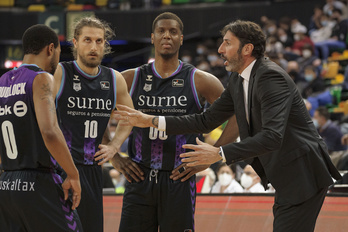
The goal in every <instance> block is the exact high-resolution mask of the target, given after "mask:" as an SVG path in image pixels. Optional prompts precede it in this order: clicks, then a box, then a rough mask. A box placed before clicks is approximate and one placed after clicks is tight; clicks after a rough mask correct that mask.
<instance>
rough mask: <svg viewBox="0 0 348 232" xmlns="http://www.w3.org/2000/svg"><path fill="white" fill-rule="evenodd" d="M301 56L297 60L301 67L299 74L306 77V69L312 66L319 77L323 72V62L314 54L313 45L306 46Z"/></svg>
mask: <svg viewBox="0 0 348 232" xmlns="http://www.w3.org/2000/svg"><path fill="white" fill-rule="evenodd" d="M301 54H302V55H301V56H300V57H299V58H297V59H296V61H297V63H298V67H299V74H300V75H301V76H304V74H305V69H306V67H307V66H312V67H313V68H315V72H316V74H317V75H319V74H320V70H321V60H320V59H319V58H318V57H317V56H316V55H315V54H314V50H313V46H312V45H311V44H304V45H303V47H302V51H301ZM307 82H308V81H307Z"/></svg>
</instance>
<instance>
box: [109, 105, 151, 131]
mask: <svg viewBox="0 0 348 232" xmlns="http://www.w3.org/2000/svg"><path fill="white" fill-rule="evenodd" d="M116 108H117V110H116V111H115V112H114V114H115V119H116V120H120V121H119V123H120V124H121V125H124V126H136V127H141V128H145V127H157V126H156V125H154V124H153V122H152V120H153V119H154V118H155V116H153V115H148V114H144V113H142V112H140V111H138V110H134V109H132V108H129V107H128V106H125V105H116Z"/></svg>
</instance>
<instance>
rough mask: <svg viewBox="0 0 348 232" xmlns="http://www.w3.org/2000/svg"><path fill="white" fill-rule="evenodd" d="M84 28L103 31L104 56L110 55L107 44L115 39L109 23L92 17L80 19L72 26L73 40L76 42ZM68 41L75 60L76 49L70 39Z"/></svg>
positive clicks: (109, 48) (109, 47)
mask: <svg viewBox="0 0 348 232" xmlns="http://www.w3.org/2000/svg"><path fill="white" fill-rule="evenodd" d="M84 27H92V28H100V29H102V30H104V39H105V46H104V48H105V49H104V55H107V54H110V53H111V46H110V43H109V40H111V39H112V38H113V37H115V32H114V31H113V30H112V29H111V27H110V25H109V23H107V22H105V21H103V20H101V19H98V18H94V17H85V18H81V19H80V20H78V21H77V22H75V24H74V26H73V38H74V39H76V40H78V39H79V36H80V35H81V31H82V28H84ZM73 38H71V40H70V42H71V44H72V47H71V49H72V52H73V55H74V58H75V59H77V51H76V48H75V47H74V45H73V43H72V39H73Z"/></svg>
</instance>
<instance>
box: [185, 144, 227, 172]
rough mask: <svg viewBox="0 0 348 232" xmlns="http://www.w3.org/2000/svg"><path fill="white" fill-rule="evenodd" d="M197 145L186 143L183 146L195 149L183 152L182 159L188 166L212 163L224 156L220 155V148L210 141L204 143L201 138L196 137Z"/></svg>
mask: <svg viewBox="0 0 348 232" xmlns="http://www.w3.org/2000/svg"><path fill="white" fill-rule="evenodd" d="M196 142H197V145H193V144H185V145H183V146H182V147H183V148H185V149H191V150H194V151H189V152H186V153H182V154H181V155H180V157H181V158H183V159H181V161H182V162H183V163H186V166H187V167H194V166H199V165H208V164H209V165H210V164H213V163H215V162H217V161H219V160H222V157H221V156H220V155H219V150H220V149H219V148H218V147H214V146H212V145H210V144H208V143H203V142H202V141H201V140H199V139H198V138H196Z"/></svg>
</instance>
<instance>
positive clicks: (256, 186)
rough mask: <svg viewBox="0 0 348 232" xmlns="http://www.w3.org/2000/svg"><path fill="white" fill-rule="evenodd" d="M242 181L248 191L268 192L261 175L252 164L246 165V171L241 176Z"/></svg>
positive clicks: (245, 190)
mask: <svg viewBox="0 0 348 232" xmlns="http://www.w3.org/2000/svg"><path fill="white" fill-rule="evenodd" d="M240 183H241V185H242V186H243V188H244V192H246V193H264V192H266V191H265V189H264V188H263V186H262V184H261V179H260V177H259V176H258V175H257V174H256V172H255V170H254V169H253V168H252V167H251V165H249V164H248V165H246V166H245V168H244V173H243V174H242V177H241V178H240Z"/></svg>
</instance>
